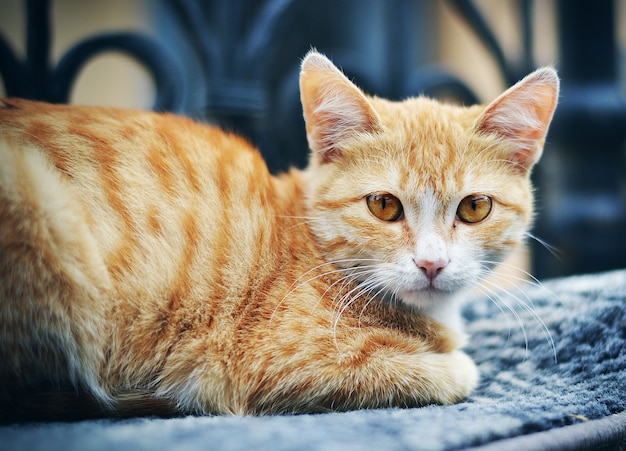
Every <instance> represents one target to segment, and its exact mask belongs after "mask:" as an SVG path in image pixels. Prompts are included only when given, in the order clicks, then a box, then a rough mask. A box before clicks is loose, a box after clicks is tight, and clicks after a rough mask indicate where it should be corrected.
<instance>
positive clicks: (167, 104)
mask: <svg viewBox="0 0 626 451" xmlns="http://www.w3.org/2000/svg"><path fill="white" fill-rule="evenodd" d="M26 13H27V51H26V58H25V59H24V60H23V61H22V60H20V58H18V56H17V55H16V54H15V52H14V51H13V50H12V49H11V47H10V45H9V44H8V42H7V41H6V39H4V38H3V37H2V36H0V74H1V75H2V78H3V79H4V85H5V90H6V93H7V95H8V96H9V97H23V98H28V99H36V100H45V101H48V102H52V103H66V102H68V101H69V97H70V94H71V89H72V85H73V84H74V81H75V80H76V77H77V76H78V74H79V73H80V71H81V69H82V68H83V67H84V65H85V64H86V63H87V62H88V61H90V60H91V59H92V58H94V57H95V56H97V55H98V54H100V53H103V52H110V51H117V52H122V53H125V54H127V55H130V56H131V57H132V58H134V59H135V60H136V61H138V62H139V63H141V64H142V65H143V66H145V67H146V69H147V71H148V73H149V74H150V75H151V76H152V77H153V79H154V82H155V85H156V99H155V102H154V109H155V110H169V111H178V110H179V109H180V106H181V99H182V92H183V85H182V83H181V78H182V77H181V75H180V69H179V68H178V67H177V65H176V63H175V62H174V61H173V60H172V59H170V58H168V56H167V54H166V53H165V52H164V51H163V48H162V47H161V46H159V45H158V43H156V42H154V41H153V40H152V39H150V38H148V37H146V36H143V35H140V34H138V33H105V34H101V35H98V36H94V37H92V38H89V39H87V40H85V41H82V42H79V43H78V44H76V45H74V46H73V47H72V48H71V49H69V50H68V51H67V53H66V54H65V55H64V56H63V57H62V58H61V59H60V61H59V62H58V64H57V65H56V67H54V66H52V65H51V63H50V43H51V27H50V24H49V17H50V5H49V1H48V0H28V1H27V2H26Z"/></svg>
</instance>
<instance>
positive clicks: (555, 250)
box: [524, 232, 563, 260]
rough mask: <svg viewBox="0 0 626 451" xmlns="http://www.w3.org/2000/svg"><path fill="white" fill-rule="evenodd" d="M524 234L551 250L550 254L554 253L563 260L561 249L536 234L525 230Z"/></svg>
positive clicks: (553, 254)
mask: <svg viewBox="0 0 626 451" xmlns="http://www.w3.org/2000/svg"><path fill="white" fill-rule="evenodd" d="M524 235H526V236H527V237H528V238H530V239H532V240H535V241H536V242H537V243H539V244H541V246H542V247H544V248H545V249H546V250H547V251H548V252H550V254H552V256H554V257H555V258H556V259H558V260H561V259H562V257H563V254H562V253H561V251H560V250H559V249H558V248H556V247H554V246H552V245H551V244H550V243H548V242H547V241H545V240H543V239H541V238H539V237H538V236H536V235H533V234H532V233H530V232H525V233H524Z"/></svg>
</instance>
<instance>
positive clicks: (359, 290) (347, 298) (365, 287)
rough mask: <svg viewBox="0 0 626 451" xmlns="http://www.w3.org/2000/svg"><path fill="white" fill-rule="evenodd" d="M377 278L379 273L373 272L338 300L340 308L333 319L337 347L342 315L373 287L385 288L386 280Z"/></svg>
mask: <svg viewBox="0 0 626 451" xmlns="http://www.w3.org/2000/svg"><path fill="white" fill-rule="evenodd" d="M377 279H378V275H377V274H376V273H372V274H371V275H370V276H368V277H367V278H366V279H365V280H364V281H362V282H360V283H359V284H357V285H356V286H355V287H353V288H352V289H351V290H350V291H348V292H347V293H345V294H344V295H343V296H342V297H341V299H339V301H338V302H337V305H338V307H339V308H338V310H337V313H336V315H335V319H334V321H333V339H334V341H335V346H337V349H339V343H338V342H337V327H338V325H339V321H340V319H341V316H342V315H343V313H344V312H345V311H346V310H347V309H348V308H349V307H350V306H351V305H352V304H354V302H356V301H357V300H358V299H359V298H360V297H361V296H364V295H366V294H368V293H371V292H372V290H373V289H375V288H377V287H379V286H383V289H384V282H382V281H380V280H377ZM355 292H356V294H355Z"/></svg>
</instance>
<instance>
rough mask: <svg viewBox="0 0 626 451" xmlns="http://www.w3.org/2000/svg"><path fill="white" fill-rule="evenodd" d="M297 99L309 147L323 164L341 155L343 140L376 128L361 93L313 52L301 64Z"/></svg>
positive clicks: (318, 54)
mask: <svg viewBox="0 0 626 451" xmlns="http://www.w3.org/2000/svg"><path fill="white" fill-rule="evenodd" d="M300 99H301V101H302V109H303V112H304V121H305V122H306V134H307V139H308V141H309V147H310V148H311V150H312V151H313V152H315V153H316V154H317V155H318V156H319V158H320V161H321V162H323V163H328V162H330V161H333V160H334V159H335V158H337V157H338V156H339V155H341V144H342V142H344V141H345V140H346V139H348V138H350V137H352V136H354V135H355V134H358V133H368V132H373V131H375V130H376V129H377V127H378V115H377V114H376V112H375V111H374V109H373V108H372V106H371V104H370V102H369V100H368V99H367V97H366V96H365V95H364V94H363V92H362V91H361V90H360V89H359V88H358V87H357V86H355V85H354V84H353V83H352V82H351V81H350V80H348V78H347V77H346V76H345V75H344V74H343V73H342V72H341V71H340V70H339V69H337V68H336V67H335V66H334V65H333V63H332V62H330V60H329V59H328V58H326V57H325V56H323V55H321V54H320V53H317V52H316V51H310V52H309V53H308V54H307V55H306V57H305V58H304V60H303V62H302V70H301V72H300Z"/></svg>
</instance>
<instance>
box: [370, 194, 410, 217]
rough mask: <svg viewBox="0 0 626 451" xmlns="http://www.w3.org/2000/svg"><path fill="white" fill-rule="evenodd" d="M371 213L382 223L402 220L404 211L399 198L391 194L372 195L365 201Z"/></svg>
mask: <svg viewBox="0 0 626 451" xmlns="http://www.w3.org/2000/svg"><path fill="white" fill-rule="evenodd" d="M365 200H366V201H367V208H369V210H370V212H371V213H372V214H373V215H374V216H376V217H377V218H378V219H380V220H382V221H389V222H390V221H398V220H399V219H402V215H403V213H404V209H403V208H402V203H401V202H400V201H399V200H398V198H397V197H395V196H392V195H391V194H370V195H369V196H367V198H366V199H365Z"/></svg>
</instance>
